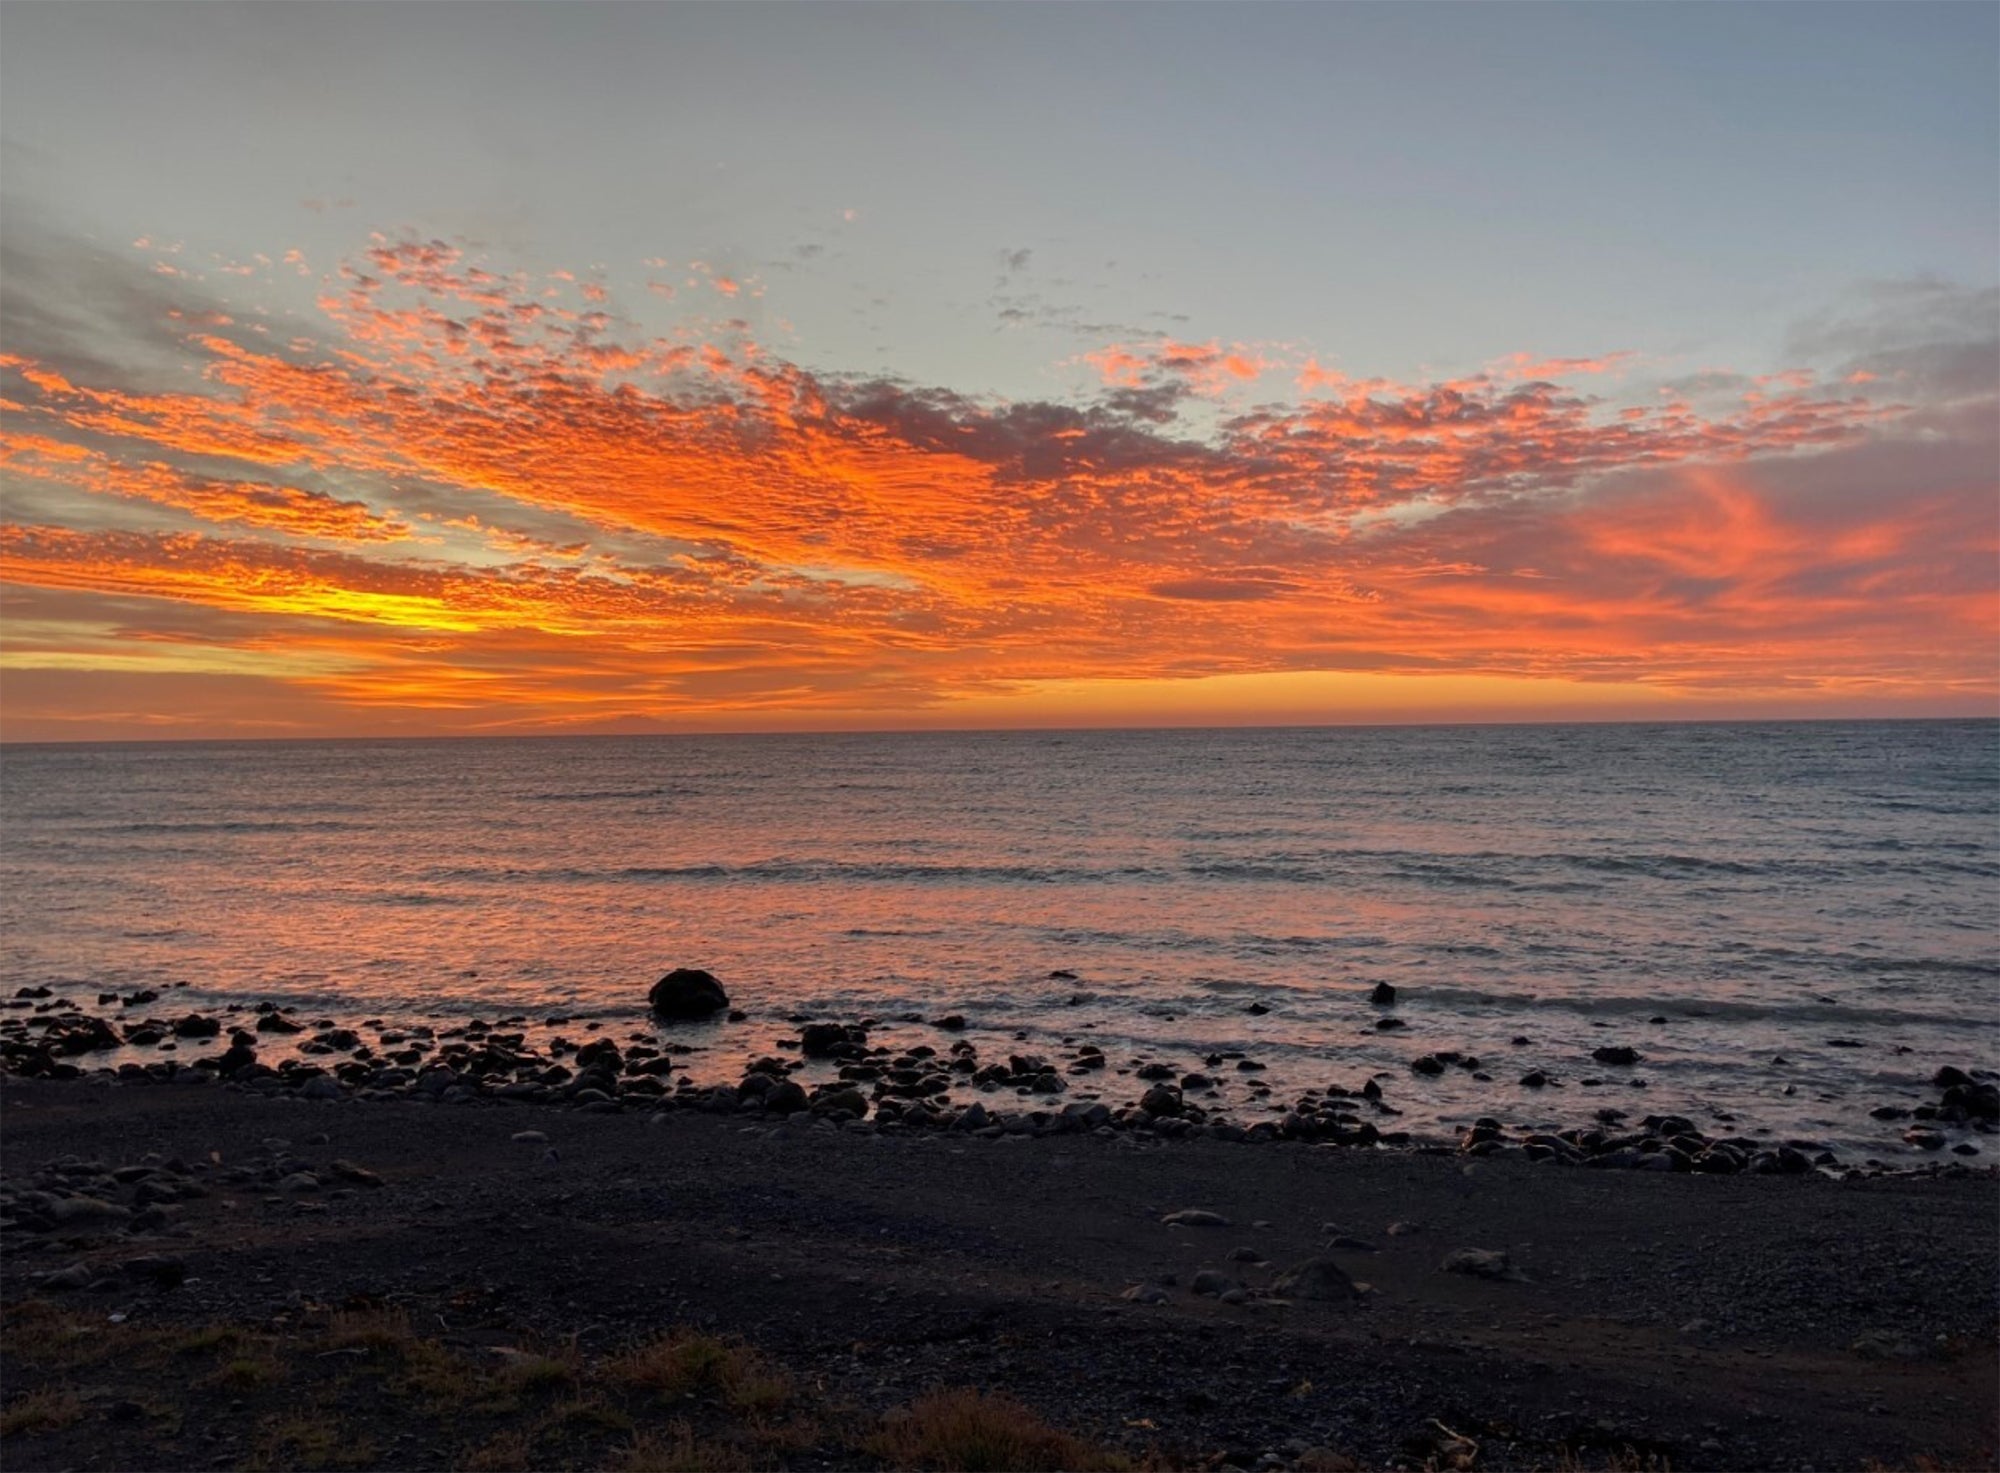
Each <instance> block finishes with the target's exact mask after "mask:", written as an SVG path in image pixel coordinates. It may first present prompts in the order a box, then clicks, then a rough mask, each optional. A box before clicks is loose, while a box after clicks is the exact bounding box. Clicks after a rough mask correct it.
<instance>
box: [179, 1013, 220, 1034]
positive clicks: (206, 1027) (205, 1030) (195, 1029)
mask: <svg viewBox="0 0 2000 1473" xmlns="http://www.w3.org/2000/svg"><path fill="white" fill-rule="evenodd" d="M221 1031H222V1024H221V1023H220V1022H218V1021H217V1020H216V1019H214V1018H204V1017H203V1016H202V1015H201V1014H200V1013H189V1014H188V1015H187V1016H186V1017H185V1018H181V1019H178V1020H176V1021H175V1023H174V1034H175V1036H176V1037H179V1038H213V1037H215V1036H216V1034H218V1033H220V1032H221Z"/></svg>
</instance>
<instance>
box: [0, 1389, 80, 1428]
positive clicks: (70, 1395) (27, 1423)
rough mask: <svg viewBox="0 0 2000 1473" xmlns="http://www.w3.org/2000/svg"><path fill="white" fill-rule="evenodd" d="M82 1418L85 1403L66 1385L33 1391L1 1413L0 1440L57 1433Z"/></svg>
mask: <svg viewBox="0 0 2000 1473" xmlns="http://www.w3.org/2000/svg"><path fill="white" fill-rule="evenodd" d="M82 1415H83V1403H82V1402H81V1401H79V1400H77V1395H76V1393H75V1392H74V1391H71V1390H70V1389H69V1388H68V1387H67V1386H45V1387H43V1388H42V1389H41V1390H39V1391H30V1392H29V1393H28V1394H27V1395H26V1396H23V1397H20V1398H18V1399H17V1400H15V1401H14V1402H12V1403H11V1404H10V1405H9V1406H8V1407H7V1408H6V1409H5V1410H4V1411H0V1437H15V1436H18V1435H19V1434H21V1433H24V1432H58V1431H60V1430H62V1429H63V1428H64V1427H67V1426H69V1425H70V1423H72V1422H74V1421H76V1420H77V1419H78V1418H79V1417H81V1416H82Z"/></svg>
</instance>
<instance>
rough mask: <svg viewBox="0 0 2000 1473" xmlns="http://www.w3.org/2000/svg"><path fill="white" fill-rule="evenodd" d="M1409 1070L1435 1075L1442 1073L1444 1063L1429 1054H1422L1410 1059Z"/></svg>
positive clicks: (1415, 1072)
mask: <svg viewBox="0 0 2000 1473" xmlns="http://www.w3.org/2000/svg"><path fill="white" fill-rule="evenodd" d="M1410 1072H1411V1073H1412V1074H1422V1075H1426V1076H1431V1077H1435V1076H1436V1075H1439V1074H1442V1073H1444V1064H1443V1062H1442V1061H1441V1060H1439V1059H1437V1058H1436V1057H1434V1056H1433V1055H1431V1054H1422V1055H1419V1056H1418V1057H1417V1058H1414V1059H1412V1060H1410Z"/></svg>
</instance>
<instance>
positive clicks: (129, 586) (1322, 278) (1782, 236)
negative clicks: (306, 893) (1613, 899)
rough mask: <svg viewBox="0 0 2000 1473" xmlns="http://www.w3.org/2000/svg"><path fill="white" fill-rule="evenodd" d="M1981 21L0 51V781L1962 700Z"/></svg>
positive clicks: (529, 18) (875, 33)
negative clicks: (69, 752) (276, 746)
mask: <svg viewBox="0 0 2000 1473" xmlns="http://www.w3.org/2000/svg"><path fill="white" fill-rule="evenodd" d="M1996 78H2000V8H1996V7H1993V6H1984V5H1962V4H1941V5H1930V4H1923V3H1913V4H1893V5H1871V4H1865V3H1853V4H1836V5H1818V4H1811V3H1797V4H1783V5H1779V4H1766V5H1739V6H1689V5H1664V4H1663V5H1649V4H1633V5H1616V6H1614V5H1601V6H1600V5H1555V4H1511V5H1454V4H1430V5H1390V4H1380V5H1365V4H1323V5H1262V4H1239V5H1222V4H1184V5H1171V6H1154V5H1148V4H1120V5H1112V4H1095V5H1093V4H1079V5H1065V6H1057V5H1027V4H1018V5H1017V4H1004V5H996V4H977V3H974V4H942V3H936V4H931V3H925V4H866V5H863V4H846V3H839V0H834V3H822V4H814V5H803V4H798V5H794V4H781V3H770V4H757V5H749V4H729V5H723V4H713V5H678V4H672V5H670V4H617V5H600V4H595V3H588V0H585V3H570V4H560V5H557V4H539V3H533V0H528V3H514V4H504V5H498V4H483V3H458V4H449V5H447V4H439V3H430V4H379V5H365V6H356V5H346V4H332V3H316V0H305V3H295V4H288V5H275V4H237V3H224V0H215V3H201V4H182V3H179V0H157V3H146V4H120V3H100V4H92V5H74V4H63V3H34V0H10V3H9V4H7V5H6V6H5V7H4V8H0V739H5V740H9V741H28V740H93V739H114V738H115V739H122V738H139V737H164V738H172V737H190V738H196V737H198V738H209V737H297V736H321V735H377V734H382V735H390V734H406V735H446V734H489V735H490V734H509V733H559V732H622V731H632V732H640V731H680V730H758V729H801V728H803V729H843V728H864V729H870V728H905V727H929V726H936V727H988V726H1038V725H1052V726H1068V725H1120V724H1136V725H1161V724H1182V723H1191V724H1203V725H1210V724H1229V723H1266V722H1287V723H1290V722H1300V723H1312V722H1364V721H1407V720H1569V719H1605V720H1631V719H1641V720H1649V719H1682V718H1730V719H1734V718H1767V717H1847V716H1877V715H1879V716H1938V715H1975V714H1982V715H1990V714H1994V712H1995V710H1996V696H2000V413H1996V410H2000V82H1996Z"/></svg>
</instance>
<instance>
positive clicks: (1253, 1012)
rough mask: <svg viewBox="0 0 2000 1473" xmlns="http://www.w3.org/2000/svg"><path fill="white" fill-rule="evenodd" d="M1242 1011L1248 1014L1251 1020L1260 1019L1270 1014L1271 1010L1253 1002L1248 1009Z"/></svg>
mask: <svg viewBox="0 0 2000 1473" xmlns="http://www.w3.org/2000/svg"><path fill="white" fill-rule="evenodd" d="M1243 1011H1244V1012H1246V1013H1248V1014H1249V1015H1250V1016H1251V1017H1253V1018H1261V1017H1263V1016H1264V1014H1266V1013H1268V1012H1270V1011H1271V1010H1270V1009H1269V1008H1267V1007H1266V1006H1264V1004H1263V1003H1261V1002H1253V1003H1251V1004H1250V1006H1249V1007H1247V1008H1245V1009H1244V1010H1243Z"/></svg>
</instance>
